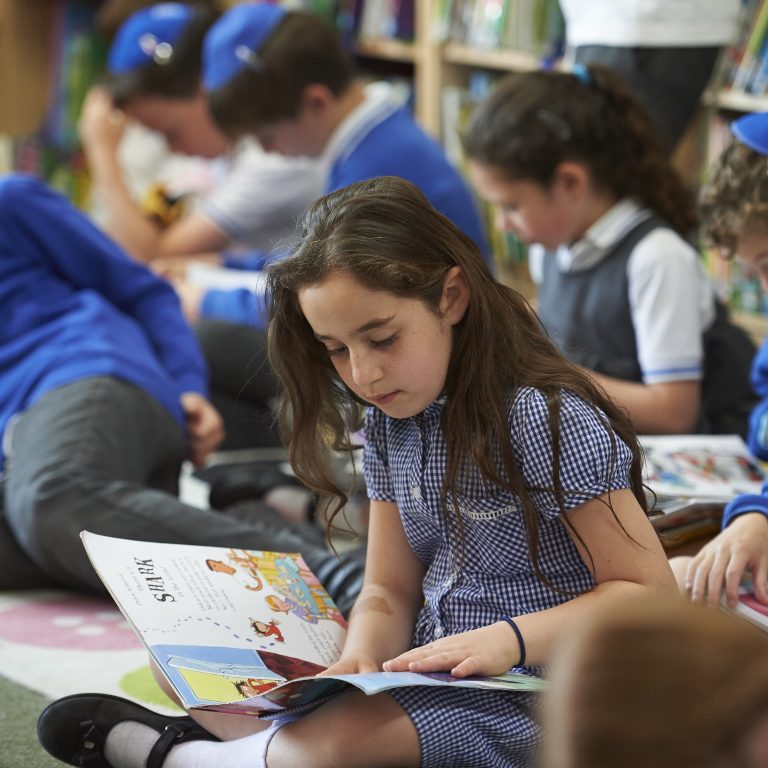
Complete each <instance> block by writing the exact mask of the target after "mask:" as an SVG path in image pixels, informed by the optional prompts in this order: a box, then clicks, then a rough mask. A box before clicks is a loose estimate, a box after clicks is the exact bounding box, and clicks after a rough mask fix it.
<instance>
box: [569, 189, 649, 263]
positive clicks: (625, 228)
mask: <svg viewBox="0 0 768 768" xmlns="http://www.w3.org/2000/svg"><path fill="white" fill-rule="evenodd" d="M651 215H652V213H651V211H650V210H649V209H648V208H644V207H643V206H642V205H640V203H638V202H637V201H636V200H632V199H630V198H625V199H624V200H619V202H618V203H616V204H615V205H613V206H611V208H609V209H608V210H607V211H606V212H605V213H604V214H603V215H602V216H601V217H600V218H599V219H598V220H597V221H596V222H595V223H594V224H593V225H592V226H591V227H590V228H589V229H588V230H587V231H586V232H585V233H584V236H583V237H582V238H581V239H579V240H577V241H576V242H575V243H572V244H571V245H570V246H568V245H562V246H560V247H559V248H558V249H557V251H556V254H555V255H556V258H557V267H558V269H559V270H560V271H561V272H581V271H582V270H585V269H590V268H591V267H594V266H595V265H596V264H599V263H600V262H601V261H602V260H603V259H604V258H605V257H606V256H607V255H608V254H609V253H611V251H612V250H613V248H614V247H615V245H616V243H618V242H619V241H620V240H621V239H622V238H623V237H624V235H626V233H627V232H629V230H630V229H632V228H633V227H635V226H636V225H637V224H639V223H640V222H641V221H643V220H644V219H647V218H648V217H649V216H651Z"/></svg>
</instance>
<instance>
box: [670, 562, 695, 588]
mask: <svg viewBox="0 0 768 768" xmlns="http://www.w3.org/2000/svg"><path fill="white" fill-rule="evenodd" d="M691 560H692V558H690V557H671V558H670V559H669V565H670V567H671V568H672V573H674V574H675V581H676V582H677V588H678V589H679V590H680V592H682V593H683V594H686V589H685V571H686V569H687V568H688V563H690V562H691Z"/></svg>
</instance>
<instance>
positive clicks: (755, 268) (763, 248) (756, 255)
mask: <svg viewBox="0 0 768 768" xmlns="http://www.w3.org/2000/svg"><path fill="white" fill-rule="evenodd" d="M736 260H737V261H738V262H739V263H740V264H743V265H744V266H745V267H746V268H747V269H748V270H749V271H750V272H753V273H754V274H755V276H756V277H757V278H758V279H759V280H760V285H761V286H762V287H763V291H765V292H766V293H768V231H766V230H764V229H760V228H754V229H748V230H746V231H745V232H744V234H743V235H742V236H741V237H740V238H739V242H738V243H737V245H736Z"/></svg>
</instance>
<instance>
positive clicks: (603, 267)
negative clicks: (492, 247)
mask: <svg viewBox="0 0 768 768" xmlns="http://www.w3.org/2000/svg"><path fill="white" fill-rule="evenodd" d="M668 226H669V225H668V224H667V223H666V222H665V221H664V220H663V219H662V218H661V217H659V216H657V215H655V214H651V215H650V216H649V217H648V218H646V219H643V220H642V221H640V222H639V223H638V224H636V225H635V226H634V227H632V228H631V229H630V230H629V231H628V232H627V233H626V234H625V235H624V237H623V238H622V239H621V240H620V241H619V242H618V243H617V244H616V246H615V248H614V249H613V251H612V252H611V253H610V254H609V255H608V256H607V257H606V258H605V259H603V260H602V261H601V262H599V263H598V264H595V265H594V266H593V267H591V268H589V269H585V270H582V271H579V272H566V273H563V272H561V271H560V270H559V269H558V267H557V261H556V258H555V255H554V254H552V253H547V254H546V255H545V257H544V260H543V261H544V263H543V272H542V282H541V285H540V287H539V300H538V301H539V313H538V314H539V319H540V320H541V323H542V325H543V326H544V328H545V329H546V330H547V332H548V333H549V335H550V337H551V338H552V341H553V342H554V343H555V344H556V345H557V347H558V348H559V349H560V351H561V352H562V353H563V354H564V355H565V356H566V357H567V358H568V359H569V360H571V362H574V363H576V364H578V365H582V366H584V367H585V368H589V369H590V370H593V371H596V372H598V373H603V374H605V375H607V376H613V377H615V378H617V379H624V380H625V381H637V382H640V381H642V371H641V369H640V363H639V361H638V359H637V341H636V338H635V329H634V326H633V325H632V316H631V314H630V309H629V281H628V279H627V263H628V261H629V257H630V255H631V254H632V251H633V250H634V248H635V246H636V245H637V244H638V243H639V242H640V240H642V239H643V238H644V237H645V236H646V235H647V234H648V233H650V232H652V231H653V230H654V229H657V228H660V227H668ZM702 341H703V350H704V360H703V374H702V407H701V416H700V419H699V428H698V431H700V432H706V433H714V434H730V433H736V434H740V435H742V437H744V436H746V432H747V427H748V420H749V412H750V410H751V409H752V407H753V406H754V405H755V404H756V403H757V397H756V396H755V394H754V392H753V391H752V387H751V384H750V380H749V372H750V367H751V364H752V359H753V358H754V355H755V353H756V351H757V348H756V347H755V344H754V343H753V342H752V340H751V338H750V337H749V335H748V334H747V333H746V332H745V331H744V330H743V329H742V328H740V327H739V326H736V325H734V324H733V323H732V322H731V321H730V320H729V318H728V312H727V310H726V308H725V306H723V304H722V303H721V302H720V301H717V300H716V301H715V320H714V321H713V323H712V325H711V326H710V327H709V328H708V329H707V330H706V332H705V333H704V336H703V340H702Z"/></svg>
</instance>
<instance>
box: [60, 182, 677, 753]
mask: <svg viewBox="0 0 768 768" xmlns="http://www.w3.org/2000/svg"><path fill="white" fill-rule="evenodd" d="M269 282H270V296H271V324H270V349H271V360H272V363H273V365H274V367H275V370H276V371H277V372H278V374H279V376H280V379H281V381H282V383H283V385H284V388H285V400H284V402H283V408H282V413H281V416H282V425H283V427H284V428H285V429H286V430H287V432H288V435H289V439H290V458H291V461H292V464H293V466H294V468H295V470H296V472H297V474H298V476H299V477H300V479H301V480H302V481H303V482H304V483H306V484H307V485H308V486H309V487H311V488H313V489H316V490H317V491H319V492H323V493H332V494H335V495H336V496H337V497H339V501H340V504H341V503H343V501H344V494H343V493H342V492H341V490H340V489H338V488H336V486H335V483H334V480H333V478H334V473H333V469H332V466H333V464H332V459H333V451H335V450H339V449H343V448H345V447H347V448H348V447H349V444H350V435H352V434H354V433H355V432H356V431H357V430H358V429H359V428H360V427H361V426H362V421H363V420H364V423H365V450H364V473H365V479H366V483H367V489H368V495H369V497H370V499H371V512H370V520H371V522H370V531H369V544H368V561H367V568H366V577H365V584H364V586H363V589H362V592H361V594H360V597H359V598H358V601H357V603H356V605H355V608H354V609H353V611H352V616H351V620H350V625H349V632H348V635H347V638H346V642H345V645H344V648H343V651H342V654H341V657H340V658H339V660H338V661H337V662H336V663H335V664H334V665H332V666H331V667H330V668H329V669H328V670H327V671H326V672H325V673H323V674H330V673H333V674H341V673H360V672H372V671H381V670H384V671H387V672H405V671H416V672H446V673H451V674H452V675H453V676H454V677H456V678H462V677H466V676H469V675H497V674H501V673H504V672H506V671H508V670H510V669H511V668H514V669H516V670H517V671H522V672H523V673H524V674H535V673H536V672H538V671H540V668H541V667H542V666H543V665H545V664H546V663H547V661H548V659H549V655H550V651H551V648H552V645H553V642H554V640H555V638H556V637H558V636H559V635H562V634H564V633H568V632H570V631H572V629H573V628H574V627H575V626H577V625H578V624H581V623H583V622H585V621H589V617H590V614H591V611H592V610H593V609H594V608H595V607H596V606H599V605H602V604H605V603H610V602H613V601H622V600H626V599H628V598H630V597H631V596H634V595H644V594H647V595H651V594H653V595H663V594H674V593H675V584H674V579H673V577H672V573H671V571H670V569H669V566H668V564H667V560H666V557H665V556H664V553H663V551H662V549H661V546H660V544H659V541H658V539H657V537H656V535H655V533H654V531H653V528H652V526H651V525H650V522H649V521H648V518H647V516H646V514H645V500H644V495H643V490H642V485H641V474H640V469H641V466H640V465H641V460H640V454H639V450H638V444H637V441H636V438H635V436H634V434H633V432H632V429H631V427H630V425H629V422H628V420H627V419H626V417H625V416H624V415H623V414H622V412H621V411H620V410H619V409H618V408H617V407H616V406H615V405H614V404H613V403H612V402H611V401H610V400H608V399H607V398H606V397H605V395H604V394H603V393H602V391H601V390H599V389H598V388H597V387H596V386H595V385H594V384H593V383H592V381H591V380H590V379H589V378H588V377H587V376H585V375H584V374H583V373H582V372H581V371H580V370H579V369H578V368H576V367H575V366H573V365H572V364H570V363H568V362H567V361H566V360H565V359H564V358H563V357H562V356H561V355H560V353H559V352H558V351H557V350H556V349H555V347H554V346H553V345H552V343H551V342H550V341H549V339H548V338H547V336H546V334H545V333H544V332H543V331H542V330H541V328H540V326H539V324H538V323H537V321H536V318H535V316H534V314H533V312H532V311H531V309H530V307H529V306H528V305H527V303H526V302H525V300H524V299H523V298H522V297H521V296H519V295H518V294H517V293H516V292H514V291H513V290H512V289H510V288H508V287H506V286H503V285H501V284H499V283H498V282H496V281H495V280H494V278H493V276H492V275H491V273H490V271H489V269H488V267H487V266H486V264H485V263H484V261H483V258H482V256H481V254H480V252H479V250H478V248H477V246H476V245H475V244H474V242H473V241H472V240H471V239H470V238H469V237H467V236H466V235H464V234H463V233H462V232H461V231H460V230H459V229H458V228H457V227H456V226H455V225H453V224H452V223H451V222H450V221H449V220H448V219H447V218H445V217H444V216H442V215H441V214H439V213H437V212H436V211H435V210H434V209H433V208H432V207H431V206H430V205H429V203H428V202H427V200H426V198H425V197H424V195H423V194H422V193H421V192H420V191H419V190H418V189H417V188H416V187H415V186H413V185H412V184H410V183H409V182H407V181H404V180H402V179H399V178H394V177H383V178H377V179H372V180H369V181H364V182H360V183H357V184H353V185H351V186H349V187H347V188H344V189H341V190H339V191H336V192H333V193H331V194H330V195H328V196H326V197H324V198H322V199H321V200H319V201H318V202H317V203H315V204H314V205H313V206H312V207H311V208H310V210H309V211H308V212H307V214H306V215H305V217H304V219H303V222H302V237H301V242H300V245H299V247H298V249H297V251H296V252H295V254H294V255H293V256H291V257H290V258H289V259H287V260H286V261H284V262H282V263H280V264H276V265H275V266H274V267H272V268H271V270H270V276H269ZM363 406H365V407H366V408H365V411H364V412H363ZM534 696H535V694H533V693H527V692H510V691H491V690H478V689H470V688H456V687H454V686H450V685H445V686H440V687H418V686H416V687H400V688H396V689H394V690H391V691H390V692H388V693H383V694H377V695H373V696H368V697H367V696H365V695H363V694H362V693H360V692H353V693H345V694H343V695H340V696H338V697H337V698H335V699H333V700H332V701H330V702H328V703H325V704H323V705H322V706H319V707H318V708H316V709H315V710H314V711H312V712H310V713H309V714H306V715H304V716H303V717H301V718H299V719H294V720H291V721H286V720H284V719H283V720H278V721H276V724H275V725H273V726H272V727H271V728H270V729H269V730H267V731H262V732H258V733H255V734H253V735H250V736H247V737H245V738H240V739H237V740H234V741H228V742H223V743H211V742H204V741H192V742H188V743H184V744H177V745H175V746H173V748H171V749H170V750H169V751H168V752H167V757H166V758H165V762H164V763H162V764H163V765H164V767H165V768H180V767H181V766H184V768H193V766H198V765H199V766H210V765H223V764H225V763H226V764H227V765H228V766H243V767H244V768H245V767H246V766H247V768H254V766H265V765H268V766H269V768H283V767H287V766H295V765H306V766H313V767H314V768H317V767H319V766H329V767H330V766H334V767H337V766H352V765H354V766H356V767H357V768H360V766H400V767H401V768H402V767H404V766H445V765H449V764H450V765H453V766H478V765H483V766H499V767H504V768H510V767H513V766H514V767H520V766H529V765H531V764H532V761H533V760H534V754H535V751H536V748H537V745H538V742H539V739H540V732H539V728H538V725H537V723H536V718H535V715H536V701H535V700H534V698H533V697H534ZM67 705H68V706H67ZM51 708H54V709H55V708H56V704H54V705H51V707H49V710H51ZM61 709H62V710H63V711H62V712H61V713H60V714H59V717H58V718H49V721H50V722H58V728H59V729H60V730H61V731H63V730H65V729H66V728H70V730H74V731H76V730H77V725H76V723H79V722H82V721H83V719H87V718H83V712H82V711H80V710H79V709H78V706H77V700H74V701H73V699H71V698H70V699H69V701H68V702H67V701H66V700H65V701H64V703H63V705H62V707H61ZM66 710H68V711H66ZM78 718H79V719H78ZM96 719H97V721H98V720H99V716H98V715H96ZM118 720H120V722H116V721H115V718H114V716H113V717H104V718H102V720H101V722H99V723H98V724H99V727H100V729H101V730H102V731H104V732H106V734H107V735H106V739H105V754H106V756H107V758H108V764H109V765H111V766H114V768H125V767H126V766H143V765H144V763H143V762H142V761H143V760H144V759H145V757H146V753H147V751H148V750H149V749H150V748H151V747H152V744H154V743H155V741H157V733H156V731H157V730H158V728H157V726H156V725H154V727H153V725H148V724H146V723H145V722H142V717H141V716H140V715H139V714H136V712H135V709H133V708H126V709H125V710H124V712H123V714H122V717H120V718H118ZM243 720H245V722H246V724H249V725H250V726H251V727H252V728H254V729H255V728H256V727H257V726H258V725H259V723H256V724H255V725H252V724H253V722H254V720H253V719H252V718H243ZM51 728H53V726H51ZM211 728H212V729H213V730H214V732H216V733H217V735H218V736H221V737H227V736H228V735H229V734H227V733H224V732H221V731H218V732H217V731H216V729H215V724H214V725H213V726H211ZM361 734H365V738H364V739H361V738H360V735H361ZM139 744H142V745H143V748H142V749H143V752H142V749H140V748H139ZM118 745H120V746H118ZM170 746H171V745H169V747H170ZM156 765H159V763H156Z"/></svg>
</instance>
